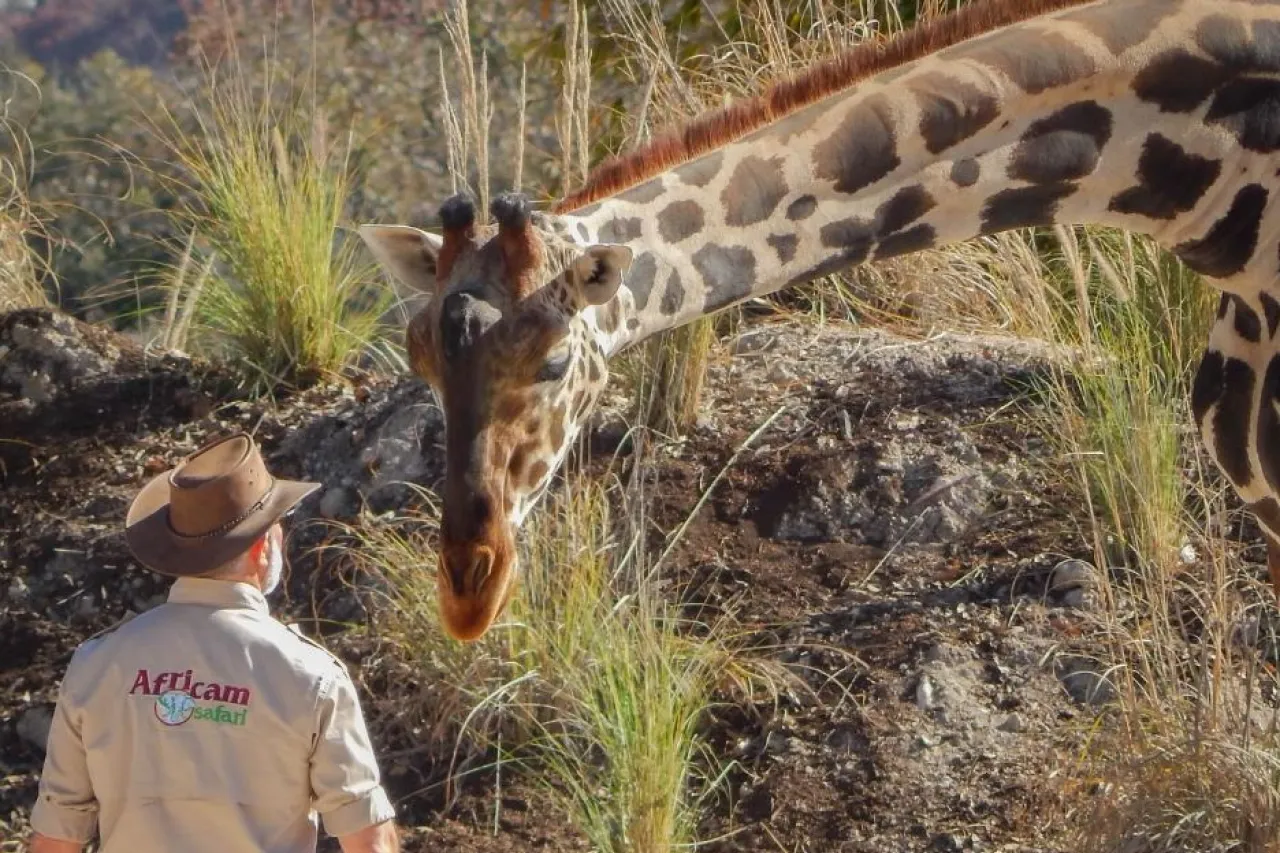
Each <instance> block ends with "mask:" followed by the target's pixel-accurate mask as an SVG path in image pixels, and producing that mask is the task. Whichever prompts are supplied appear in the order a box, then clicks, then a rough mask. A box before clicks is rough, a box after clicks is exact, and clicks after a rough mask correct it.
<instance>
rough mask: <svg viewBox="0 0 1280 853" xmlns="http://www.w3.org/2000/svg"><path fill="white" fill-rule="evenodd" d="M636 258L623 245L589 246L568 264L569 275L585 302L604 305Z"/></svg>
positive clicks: (614, 292) (616, 289) (620, 284)
mask: <svg viewBox="0 0 1280 853" xmlns="http://www.w3.org/2000/svg"><path fill="white" fill-rule="evenodd" d="M633 257H635V255H634V253H633V252H632V251H631V249H629V248H627V247H626V246H615V245H612V244H602V245H599V246H592V247H590V248H589V249H587V250H586V252H585V253H584V254H582V255H581V256H579V257H578V258H576V259H574V261H573V263H572V264H570V265H569V278H570V280H572V281H573V283H574V284H575V285H576V286H577V288H578V292H579V293H580V294H581V295H582V299H583V301H584V302H585V303H586V304H588V305H603V304H605V303H606V302H608V301H609V300H610V299H612V298H613V297H614V295H615V294H616V293H617V292H618V288H619V287H621V286H622V277H623V276H624V275H626V273H627V270H628V269H630V268H631V259H632V258H633Z"/></svg>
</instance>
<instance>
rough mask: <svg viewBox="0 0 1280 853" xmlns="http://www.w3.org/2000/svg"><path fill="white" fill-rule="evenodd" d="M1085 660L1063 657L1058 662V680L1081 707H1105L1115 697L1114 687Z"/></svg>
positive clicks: (1092, 664)
mask: <svg viewBox="0 0 1280 853" xmlns="http://www.w3.org/2000/svg"><path fill="white" fill-rule="evenodd" d="M1095 666H1097V664H1094V663H1092V662H1090V661H1088V660H1087V659H1084V658H1078V657H1063V658H1060V659H1059V661H1058V678H1059V679H1060V680H1061V681H1062V686H1063V687H1065V688H1066V689H1067V693H1068V694H1070V696H1071V698H1072V699H1073V700H1075V701H1076V702H1078V703H1079V704H1081V705H1105V704H1107V703H1108V702H1110V701H1112V700H1113V699H1115V697H1116V688H1115V685H1113V684H1112V683H1111V681H1110V680H1109V679H1108V678H1107V677H1106V676H1105V675H1103V674H1102V673H1100V672H1098V671H1097V670H1095V669H1094V667H1095Z"/></svg>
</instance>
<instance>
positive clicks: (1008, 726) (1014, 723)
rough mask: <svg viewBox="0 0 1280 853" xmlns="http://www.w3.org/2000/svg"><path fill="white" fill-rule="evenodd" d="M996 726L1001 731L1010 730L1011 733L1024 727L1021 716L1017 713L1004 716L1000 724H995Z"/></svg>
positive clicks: (1015, 732)
mask: <svg viewBox="0 0 1280 853" xmlns="http://www.w3.org/2000/svg"><path fill="white" fill-rule="evenodd" d="M996 728H998V729H999V730H1000V731H1002V732H1011V733H1014V734H1017V733H1018V732H1020V731H1022V730H1023V728H1024V726H1023V723H1022V717H1019V716H1018V715H1017V714H1010V715H1009V716H1007V717H1005V718H1004V720H1002V721H1001V723H1000V725H998V726H996Z"/></svg>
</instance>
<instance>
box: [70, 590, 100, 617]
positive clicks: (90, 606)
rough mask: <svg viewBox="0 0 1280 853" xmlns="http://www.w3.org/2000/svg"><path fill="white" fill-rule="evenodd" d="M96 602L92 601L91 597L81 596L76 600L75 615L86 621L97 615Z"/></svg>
mask: <svg viewBox="0 0 1280 853" xmlns="http://www.w3.org/2000/svg"><path fill="white" fill-rule="evenodd" d="M98 609H99V608H98V602H96V601H94V600H93V596H92V595H87V594H86V595H82V596H80V597H79V598H78V599H76V615H77V616H81V617H84V618H86V619H89V618H92V617H94V616H97V615H98Z"/></svg>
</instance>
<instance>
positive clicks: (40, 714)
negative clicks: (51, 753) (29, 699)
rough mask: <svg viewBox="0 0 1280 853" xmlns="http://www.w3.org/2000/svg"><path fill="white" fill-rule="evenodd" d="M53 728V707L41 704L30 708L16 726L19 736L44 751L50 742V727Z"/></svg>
mask: <svg viewBox="0 0 1280 853" xmlns="http://www.w3.org/2000/svg"><path fill="white" fill-rule="evenodd" d="M51 728H53V708H51V707H48V706H41V707H38V708H30V709H28V710H27V711H26V712H25V713H23V715H22V716H21V717H19V718H18V723H17V725H16V726H14V729H15V731H16V732H17V733H18V737H20V738H22V739H23V740H25V741H26V742H27V743H29V744H31V745H32V746H34V747H36V748H37V749H39V750H40V751H41V752H44V750H45V746H46V745H47V744H48V743H49V729H51Z"/></svg>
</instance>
